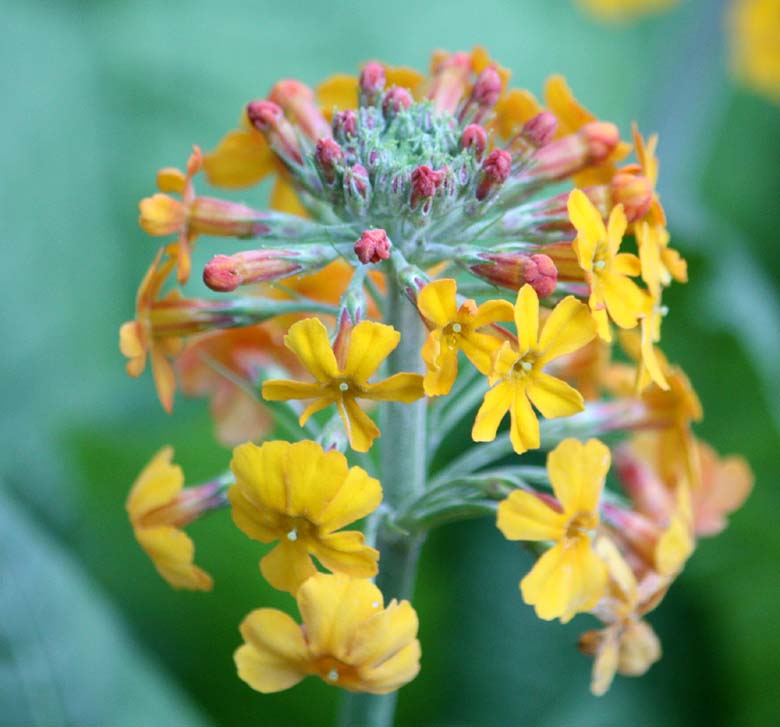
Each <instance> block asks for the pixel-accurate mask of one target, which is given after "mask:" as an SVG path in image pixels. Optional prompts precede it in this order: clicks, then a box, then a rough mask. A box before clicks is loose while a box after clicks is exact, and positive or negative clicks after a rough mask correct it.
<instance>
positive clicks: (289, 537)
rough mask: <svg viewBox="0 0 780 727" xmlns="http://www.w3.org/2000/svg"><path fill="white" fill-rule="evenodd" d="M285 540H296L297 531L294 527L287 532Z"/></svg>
mask: <svg viewBox="0 0 780 727" xmlns="http://www.w3.org/2000/svg"><path fill="white" fill-rule="evenodd" d="M287 540H292V542H293V543H294V542H295V541H296V540H298V531H297V530H296V529H295V528H293V529H292V530H290V532H289V533H287Z"/></svg>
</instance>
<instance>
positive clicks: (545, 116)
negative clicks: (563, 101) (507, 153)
mask: <svg viewBox="0 0 780 727" xmlns="http://www.w3.org/2000/svg"><path fill="white" fill-rule="evenodd" d="M557 130H558V119H556V118H555V115H554V114H552V113H550V112H549V111H542V113H540V114H537V115H536V116H534V117H533V118H532V119H529V120H528V121H526V122H525V125H524V126H523V128H522V130H521V131H520V135H521V136H522V138H523V139H524V140H525V141H527V142H528V143H529V144H530V145H531V146H534V147H536V148H537V149H539V148H541V147H543V146H546V145H547V144H549V143H550V142H551V141H552V140H553V137H554V136H555V132H556V131H557Z"/></svg>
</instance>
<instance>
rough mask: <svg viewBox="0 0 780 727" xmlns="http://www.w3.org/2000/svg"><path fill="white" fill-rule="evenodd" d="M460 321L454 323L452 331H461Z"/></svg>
mask: <svg viewBox="0 0 780 727" xmlns="http://www.w3.org/2000/svg"><path fill="white" fill-rule="evenodd" d="M461 330H462V329H461V327H460V323H453V324H452V331H453V333H460V332H461Z"/></svg>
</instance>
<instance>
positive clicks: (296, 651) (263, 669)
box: [235, 573, 420, 694]
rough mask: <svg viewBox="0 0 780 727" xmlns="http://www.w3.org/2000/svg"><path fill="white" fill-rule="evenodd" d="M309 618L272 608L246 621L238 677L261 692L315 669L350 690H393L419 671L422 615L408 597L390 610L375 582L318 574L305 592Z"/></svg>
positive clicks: (301, 598)
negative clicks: (300, 621)
mask: <svg viewBox="0 0 780 727" xmlns="http://www.w3.org/2000/svg"><path fill="white" fill-rule="evenodd" d="M297 600H298V610H299V611H300V612H301V617H302V619H303V624H302V625H298V624H297V623H295V621H293V619H292V618H290V616H288V615H287V614H286V613H282V612H281V611H277V610H276V609H271V608H260V609H257V610H255V611H252V613H250V614H249V615H248V616H247V617H246V618H245V619H244V622H243V623H242V624H241V635H242V636H243V637H244V641H245V642H246V643H244V644H243V645H242V646H240V647H239V648H238V649H237V650H236V653H235V662H236V666H237V667H238V676H239V677H240V678H241V679H243V680H244V681H245V682H246V683H247V684H249V686H250V687H252V689H256V690H257V691H259V692H264V693H269V692H279V691H281V690H283V689H289V688H290V687H292V686H295V685H296V684H297V683H298V682H300V681H301V680H302V679H303V678H304V677H307V676H309V675H316V676H319V677H320V678H321V679H322V680H323V681H325V682H326V683H328V684H333V685H334V686H338V687H342V688H343V689H347V690H349V691H351V692H369V693H371V694H387V693H388V692H393V691H395V690H396V689H398V688H400V687H402V686H403V685H404V684H407V683H408V682H410V681H411V680H412V679H414V677H415V676H417V673H418V672H419V670H420V642H419V641H418V640H417V628H418V621H417V614H416V613H415V611H414V609H413V608H412V606H411V605H410V604H409V602H408V601H401V602H400V603H398V602H397V601H396V600H395V599H393V600H392V601H391V602H390V603H389V604H388V606H387V608H384V606H383V604H384V601H383V598H382V592H381V591H380V590H379V589H378V588H377V587H376V586H375V585H374V584H373V583H371V582H370V581H368V580H353V579H350V578H347V577H346V576H342V575H326V574H324V573H318V574H317V575H314V576H312V577H311V578H309V580H307V581H306V582H305V583H304V584H303V585H302V586H301V587H300V589H299V590H298V594H297Z"/></svg>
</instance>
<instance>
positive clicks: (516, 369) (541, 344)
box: [471, 285, 596, 454]
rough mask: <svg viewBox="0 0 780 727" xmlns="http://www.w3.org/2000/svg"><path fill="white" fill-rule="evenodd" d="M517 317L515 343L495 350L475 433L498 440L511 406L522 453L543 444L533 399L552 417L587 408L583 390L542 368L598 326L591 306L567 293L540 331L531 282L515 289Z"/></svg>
mask: <svg viewBox="0 0 780 727" xmlns="http://www.w3.org/2000/svg"><path fill="white" fill-rule="evenodd" d="M514 317H515V324H516V326H517V347H515V346H513V345H512V344H510V343H509V342H506V343H504V344H503V345H502V347H501V348H500V349H499V350H498V352H497V353H496V358H495V368H494V370H493V373H492V375H491V377H490V382H491V384H495V385H494V386H493V388H492V389H490V391H488V392H487V393H486V394H485V399H484V401H483V402H482V406H481V407H480V409H479V411H478V412H477V418H476V420H475V421H474V427H473V429H472V432H471V434H472V437H473V439H474V441H475V442H490V441H492V440H494V439H495V438H496V432H497V431H498V425H499V424H500V423H501V420H502V419H503V418H504V415H505V414H506V413H507V411H508V412H509V413H510V416H511V427H510V438H511V441H512V446H513V447H514V450H515V452H517V453H518V454H520V453H522V452H525V451H526V450H528V449H536V448H537V447H538V446H539V444H540V439H539V420H538V419H537V418H536V414H535V413H534V410H533V408H532V407H531V404H532V403H533V405H534V406H535V407H536V408H537V409H538V410H539V411H540V412H541V413H542V414H543V415H544V416H545V417H547V418H548V419H554V418H556V417H565V416H571V415H572V414H576V413H577V412H579V411H582V410H583V408H584V404H583V399H582V395H581V394H580V393H579V392H578V391H577V390H576V389H574V388H572V387H571V386H569V384H567V383H566V382H565V381H562V380H561V379H557V378H555V377H554V376H551V375H550V374H547V373H545V372H544V368H545V366H547V364H548V363H550V361H552V360H553V359H556V358H558V357H559V356H564V355H566V354H569V353H572V352H574V351H576V350H578V349H580V348H582V347H583V346H584V345H585V344H587V343H588V342H589V341H591V340H592V339H593V338H594V336H595V335H596V332H595V327H594V323H593V319H592V318H591V315H590V313H589V311H588V308H587V306H586V305H584V304H583V303H580V302H579V301H577V300H576V299H575V298H574V297H573V296H568V297H567V298H564V299H563V300H562V301H561V302H560V303H558V305H557V306H555V308H554V309H553V311H552V312H551V313H550V315H549V317H548V318H547V320H546V322H545V323H544V326H543V327H542V331H541V334H539V298H538V296H537V295H536V291H535V290H534V289H533V288H532V287H531V286H530V285H524V286H523V287H522V288H521V289H520V292H519V293H518V294H517V302H516V303H515V309H514ZM496 382H497V383H496Z"/></svg>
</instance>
